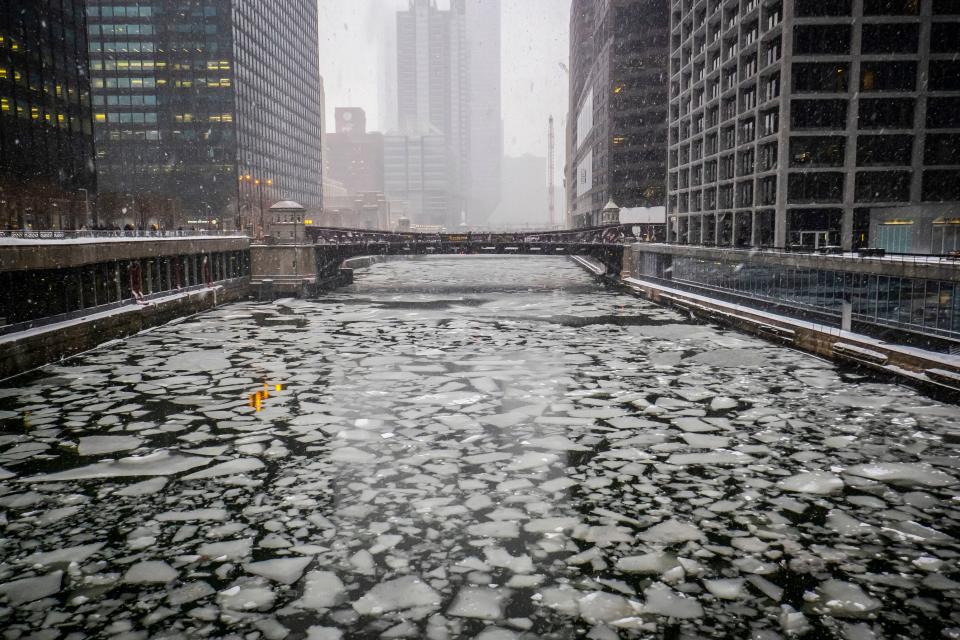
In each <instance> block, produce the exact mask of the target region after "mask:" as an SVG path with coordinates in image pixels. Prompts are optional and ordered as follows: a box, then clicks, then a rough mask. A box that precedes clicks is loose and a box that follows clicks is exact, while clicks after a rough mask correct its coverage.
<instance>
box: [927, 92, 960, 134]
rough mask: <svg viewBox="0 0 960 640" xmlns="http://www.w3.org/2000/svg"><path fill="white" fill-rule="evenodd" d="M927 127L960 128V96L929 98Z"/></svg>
mask: <svg viewBox="0 0 960 640" xmlns="http://www.w3.org/2000/svg"><path fill="white" fill-rule="evenodd" d="M927 128H929V129H956V128H960V98H930V99H929V100H927Z"/></svg>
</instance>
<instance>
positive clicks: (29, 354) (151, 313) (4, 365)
mask: <svg viewBox="0 0 960 640" xmlns="http://www.w3.org/2000/svg"><path fill="white" fill-rule="evenodd" d="M248 289H249V280H248V279H247V278H241V279H238V280H234V281H226V282H222V283H219V284H217V285H215V286H212V287H202V288H197V289H195V290H190V291H183V292H178V293H170V294H167V295H162V296H157V297H153V298H151V299H150V300H148V301H146V302H145V303H143V304H135V303H130V304H126V305H123V306H120V307H117V308H114V309H110V310H107V311H101V312H97V313H91V314H89V315H85V316H82V317H79V318H76V319H73V320H65V321H63V322H57V323H53V324H47V325H42V326H38V327H35V328H32V329H27V330H24V331H19V332H17V333H13V334H9V335H5V336H0V379H3V378H9V377H11V376H15V375H17V374H20V373H24V372H26V371H30V370H32V369H36V368H37V367H41V366H43V365H45V364H49V363H51V362H56V361H58V360H62V359H63V358H66V357H69V356H72V355H76V354H78V353H82V352H84V351H88V350H90V349H93V348H95V347H98V346H100V345H102V344H103V343H105V342H109V341H110V340H116V339H119V338H126V337H129V336H131V335H134V334H136V333H139V332H141V331H143V330H145V329H149V328H151V327H155V326H158V325H161V324H165V323H167V322H171V321H173V320H176V319H178V318H183V317H185V316H190V315H193V314H195V313H199V312H202V311H207V310H209V309H213V308H214V307H216V306H217V305H220V304H223V303H227V302H233V301H236V300H239V299H241V298H245V297H246V296H247V293H248Z"/></svg>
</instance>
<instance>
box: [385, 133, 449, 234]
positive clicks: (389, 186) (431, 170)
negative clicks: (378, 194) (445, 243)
mask: <svg viewBox="0 0 960 640" xmlns="http://www.w3.org/2000/svg"><path fill="white" fill-rule="evenodd" d="M448 160H449V154H448V149H447V145H446V138H445V137H444V136H443V135H441V134H436V135H412V136H405V135H402V134H387V135H385V136H384V138H383V182H384V194H385V195H386V197H387V200H388V201H389V202H390V205H391V208H392V210H393V211H396V212H402V214H403V215H404V216H406V217H409V218H410V219H411V220H412V221H413V223H414V224H417V225H421V226H435V227H447V228H452V225H455V224H458V223H459V220H458V219H455V218H452V217H451V216H452V215H455V214H453V213H452V212H451V210H450V191H449V189H450V172H449V164H448Z"/></svg>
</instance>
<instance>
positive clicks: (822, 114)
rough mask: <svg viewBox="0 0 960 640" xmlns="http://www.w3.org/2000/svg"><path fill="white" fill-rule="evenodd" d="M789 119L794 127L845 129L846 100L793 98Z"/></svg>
mask: <svg viewBox="0 0 960 640" xmlns="http://www.w3.org/2000/svg"><path fill="white" fill-rule="evenodd" d="M791 110H792V113H791V120H792V125H793V127H794V128H795V129H846V127H847V101H846V100H794V101H793V103H792V105H791Z"/></svg>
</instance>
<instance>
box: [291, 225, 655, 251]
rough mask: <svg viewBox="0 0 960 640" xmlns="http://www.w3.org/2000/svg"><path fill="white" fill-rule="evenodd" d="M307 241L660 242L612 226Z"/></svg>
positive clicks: (318, 232) (639, 230)
mask: <svg viewBox="0 0 960 640" xmlns="http://www.w3.org/2000/svg"><path fill="white" fill-rule="evenodd" d="M307 237H309V238H311V239H312V241H313V242H314V243H316V244H358V243H371V244H381V243H386V244H393V245H396V244H411V245H416V246H423V245H451V244H454V245H456V244H473V245H475V244H483V243H489V244H506V243H514V244H626V243H634V242H657V241H659V240H661V238H660V237H659V235H658V233H657V230H656V229H655V228H652V227H650V226H644V225H639V226H638V225H630V224H626V225H608V226H603V227H591V228H588V229H570V230H564V231H555V230H551V231H523V232H500V233H496V232H489V233H488V232H463V233H418V232H390V231H371V230H366V229H346V228H340V227H307Z"/></svg>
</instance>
